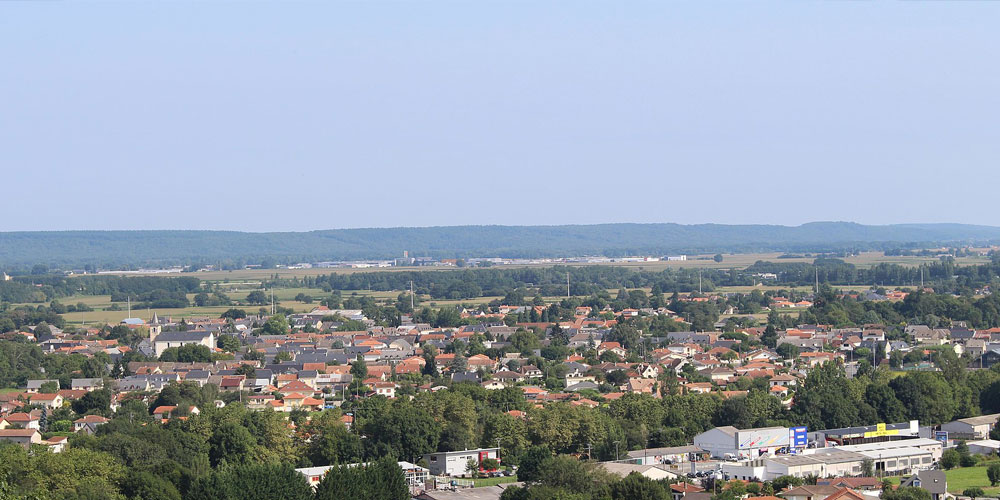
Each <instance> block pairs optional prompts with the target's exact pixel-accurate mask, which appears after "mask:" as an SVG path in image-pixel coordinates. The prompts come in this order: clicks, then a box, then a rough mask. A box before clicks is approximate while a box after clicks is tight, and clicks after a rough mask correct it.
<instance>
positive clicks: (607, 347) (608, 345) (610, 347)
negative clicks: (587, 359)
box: [597, 342, 628, 358]
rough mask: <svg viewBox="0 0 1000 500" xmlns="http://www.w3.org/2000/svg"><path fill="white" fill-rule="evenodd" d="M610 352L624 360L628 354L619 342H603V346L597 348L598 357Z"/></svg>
mask: <svg viewBox="0 0 1000 500" xmlns="http://www.w3.org/2000/svg"><path fill="white" fill-rule="evenodd" d="M608 351H611V352H613V353H615V354H616V355H618V357H619V358H624V357H625V356H626V355H627V354H628V352H626V351H625V348H623V347H622V345H621V344H619V343H618V342H601V345H599V346H597V355H598V356H600V355H601V354H604V353H605V352H608Z"/></svg>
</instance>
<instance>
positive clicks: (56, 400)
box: [30, 394, 63, 410]
mask: <svg viewBox="0 0 1000 500" xmlns="http://www.w3.org/2000/svg"><path fill="white" fill-rule="evenodd" d="M30 401H31V404H33V405H40V406H44V407H46V408H50V409H53V410H54V409H56V408H62V405H63V397H62V396H61V395H59V394H35V395H32V396H31V399H30Z"/></svg>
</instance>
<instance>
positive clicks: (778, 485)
mask: <svg viewBox="0 0 1000 500" xmlns="http://www.w3.org/2000/svg"><path fill="white" fill-rule="evenodd" d="M803 484H805V481H803V480H802V478H801V477H795V476H778V477H776V478H774V479H773V480H772V481H771V487H773V488H774V492H775V493H781V492H782V491H783V490H786V489H788V488H794V487H796V486H802V485H803Z"/></svg>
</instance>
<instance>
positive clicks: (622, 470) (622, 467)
mask: <svg viewBox="0 0 1000 500" xmlns="http://www.w3.org/2000/svg"><path fill="white" fill-rule="evenodd" d="M598 466H599V467H601V468H602V469H604V470H605V471H607V472H609V473H611V474H614V475H616V476H618V477H621V478H624V477H626V476H628V475H629V474H638V475H640V476H642V477H645V478H647V479H652V480H653V481H659V480H661V479H674V478H676V477H678V476H677V473H674V472H670V471H669V470H667V469H666V467H663V466H658V465H639V464H626V463H618V462H600V463H598ZM701 491H704V490H701Z"/></svg>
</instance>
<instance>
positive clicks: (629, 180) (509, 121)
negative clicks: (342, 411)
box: [0, 1, 1000, 232]
mask: <svg viewBox="0 0 1000 500" xmlns="http://www.w3.org/2000/svg"><path fill="white" fill-rule="evenodd" d="M998 14H1000V4H998V3H989V2H976V3H973V2H960V3H955V2H893V3H849V2H826V3H780V4H758V3H739V2H723V3H715V2H713V3H700V2H699V3H662V2H629V3H625V4H619V3H607V2H573V3H572V4H570V3H532V2H489V1H487V2H461V1H455V2H433V3H428V2H379V3H368V2H359V3H281V4H277V3H275V4H262V3H204V4H203V3H184V4H177V3H112V4H103V3H67V2H0V58H2V60H3V61H4V65H5V70H6V71H7V74H8V75H11V76H13V77H10V78H4V79H0V93H2V95H4V96H5V98H4V105H3V108H2V112H0V148H2V151H3V152H4V156H3V161H4V165H5V168H4V173H5V178H4V182H3V187H4V188H5V189H4V190H3V196H0V210H2V211H3V212H4V214H5V215H7V216H6V217H4V218H3V219H2V221H0V231H33V230H138V229H210V230H238V231H249V232H269V231H296V232H298V231H310V230H320V229H333V228H384V227H438V226H455V225H508V226H517V225H561V224H574V225H584V224H596V223H619V222H626V223H679V224H700V223H719V224H777V225H786V226H796V225H799V224H802V223H807V222H812V221H831V220H832V221H839V220H846V221H855V222H858V223H861V224H868V225H884V224H896V223H943V222H950V223H971V224H980V225H990V226H1000V218H998V217H997V215H996V214H995V213H994V212H993V211H992V210H990V209H989V208H988V206H989V201H988V200H990V199H992V196H993V189H992V187H993V186H992V184H993V182H990V181H992V180H995V179H996V178H997V174H996V168H997V167H996V163H997V162H996V160H997V158H1000V140H997V137H996V133H995V130H996V126H997V121H998V117H1000V95H998V93H997V92H996V91H995V89H996V88H997V87H998V84H1000V69H997V67H996V65H995V64H993V60H994V59H995V57H994V55H993V48H994V47H996V46H997V44H998V42H1000V32H998V31H997V30H996V26H995V25H996V23H995V20H996V19H997V15H998Z"/></svg>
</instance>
